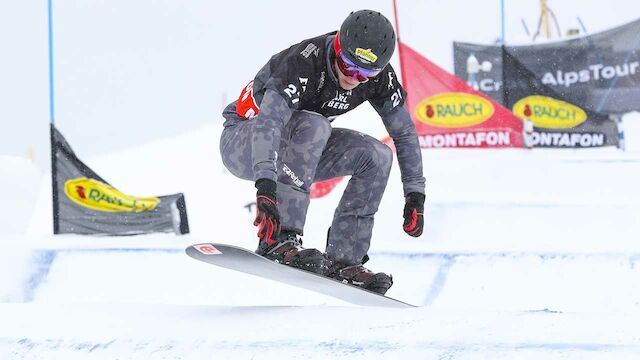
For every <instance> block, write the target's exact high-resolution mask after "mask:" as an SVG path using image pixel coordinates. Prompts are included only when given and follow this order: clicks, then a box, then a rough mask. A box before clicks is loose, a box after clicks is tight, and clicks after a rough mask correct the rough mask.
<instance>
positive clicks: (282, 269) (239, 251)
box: [185, 243, 415, 308]
mask: <svg viewBox="0 0 640 360" xmlns="http://www.w3.org/2000/svg"><path fill="white" fill-rule="evenodd" d="M185 252H186V253H187V255H189V256H191V257H192V258H194V259H196V260H200V261H204V262H206V263H209V264H212V265H216V266H220V267H223V268H226V269H231V270H235V271H239V272H243V273H245V274H251V275H255V276H259V277H261V278H265V279H269V280H274V281H279V282H282V283H285V284H288V285H292V286H296V287H299V288H303V289H307V290H311V291H314V292H317V293H320V294H324V295H328V296H332V297H335V298H338V299H340V300H344V301H346V302H349V303H352V304H356V305H362V306H377V307H391V308H413V307H415V306H414V305H411V304H407V303H405V302H402V301H399V300H396V299H392V298H390V297H387V296H384V295H380V294H378V293H375V292H373V291H369V290H366V289H362V288H359V287H357V286H353V285H350V284H345V283H342V282H340V281H337V280H334V279H331V278H327V277H324V276H321V275H318V274H314V273H311V272H308V271H304V270H300V269H296V268H293V267H290V266H286V265H282V264H278V263H276V262H274V261H271V260H269V259H267V258H264V257H262V256H260V255H258V254H256V253H254V252H253V251H250V250H247V249H243V248H240V247H237V246H232V245H225V244H210V243H204V244H195V245H191V246H189V247H187V248H186V250H185Z"/></svg>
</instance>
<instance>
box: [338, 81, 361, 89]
mask: <svg viewBox="0 0 640 360" xmlns="http://www.w3.org/2000/svg"><path fill="white" fill-rule="evenodd" d="M358 85H360V83H355V84H352V83H349V82H347V81H340V87H341V88H342V89H343V90H353V89H355V88H357V87H358Z"/></svg>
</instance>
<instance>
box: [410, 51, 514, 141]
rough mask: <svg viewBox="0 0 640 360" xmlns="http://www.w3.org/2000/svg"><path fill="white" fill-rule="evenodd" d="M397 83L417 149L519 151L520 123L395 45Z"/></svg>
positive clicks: (438, 70)
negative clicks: (413, 127)
mask: <svg viewBox="0 0 640 360" xmlns="http://www.w3.org/2000/svg"><path fill="white" fill-rule="evenodd" d="M398 44H399V50H400V58H401V61H402V69H403V74H402V80H403V81H402V82H403V85H404V87H405V89H406V90H407V92H408V95H407V108H408V109H409V112H410V113H411V118H412V119H413V121H414V123H415V125H416V130H417V131H418V136H419V140H420V146H421V147H422V148H447V147H455V148H489V147H490V148H493V147H498V148H499V147H524V141H523V134H522V130H523V121H522V120H521V119H520V118H518V117H516V116H515V115H514V114H513V113H511V112H510V111H509V110H508V109H506V108H505V107H503V106H502V105H500V104H498V103H497V102H495V101H494V100H493V99H491V98H490V97H488V96H486V95H485V94H483V93H481V92H479V91H476V90H474V89H473V88H472V87H470V86H469V85H467V83H466V82H465V81H464V80H462V79H460V78H458V77H456V76H454V75H452V74H449V73H448V72H446V71H445V70H443V69H442V68H440V67H438V66H437V65H436V64H434V63H432V62H431V61H429V60H427V59H426V58H425V57H424V56H422V55H420V54H419V53H417V52H416V51H414V50H413V49H411V48H410V47H408V46H407V45H405V44H403V43H401V42H398Z"/></svg>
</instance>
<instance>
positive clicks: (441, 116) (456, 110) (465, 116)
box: [415, 93, 495, 128]
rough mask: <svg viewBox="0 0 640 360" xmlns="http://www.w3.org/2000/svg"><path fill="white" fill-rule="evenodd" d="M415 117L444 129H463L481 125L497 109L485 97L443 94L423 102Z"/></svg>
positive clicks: (417, 107) (418, 107) (419, 105)
mask: <svg viewBox="0 0 640 360" xmlns="http://www.w3.org/2000/svg"><path fill="white" fill-rule="evenodd" d="M415 111H416V112H415V115H416V117H417V118H418V120H420V121H421V122H423V123H425V124H428V125H432V126H437V127H443V128H461V127H467V126H473V125H478V124H481V123H483V122H485V121H487V119H489V118H490V117H491V116H492V115H493V113H494V111H495V109H494V107H493V104H491V102H490V101H489V100H487V99H485V98H483V97H480V96H476V95H473V94H467V93H442V94H438V95H434V96H431V97H429V98H426V99H424V100H422V101H421V102H420V103H419V104H418V106H416V110H415Z"/></svg>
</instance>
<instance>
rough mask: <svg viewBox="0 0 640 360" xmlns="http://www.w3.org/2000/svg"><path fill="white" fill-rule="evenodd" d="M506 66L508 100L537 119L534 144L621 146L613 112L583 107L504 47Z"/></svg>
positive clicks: (519, 113) (516, 111)
mask: <svg viewBox="0 0 640 360" xmlns="http://www.w3.org/2000/svg"><path fill="white" fill-rule="evenodd" d="M502 70H503V73H504V78H505V79H509V80H508V81H505V82H504V87H503V94H504V101H505V104H506V105H507V106H508V107H510V108H511V109H512V111H513V113H514V114H516V115H517V116H519V117H521V118H523V119H527V120H529V121H531V122H532V123H533V134H532V135H531V136H530V141H531V144H532V145H533V146H535V147H566V148H576V147H598V146H609V145H610V146H617V145H618V128H617V124H616V122H614V121H612V120H610V119H609V116H608V115H606V114H602V113H599V112H596V111H592V110H589V109H586V108H584V109H583V108H581V107H579V106H577V105H575V104H572V103H571V102H570V101H567V99H565V98H564V97H563V96H562V95H560V94H558V93H556V92H555V91H553V90H552V88H551V87H550V86H548V85H545V84H543V83H542V82H541V81H540V80H538V78H537V77H536V75H535V74H533V73H532V72H531V71H530V70H529V69H527V68H526V67H525V66H524V65H523V64H522V63H520V62H519V61H518V60H517V59H516V58H515V56H513V55H511V54H510V53H509V51H508V50H505V51H503V58H502Z"/></svg>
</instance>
